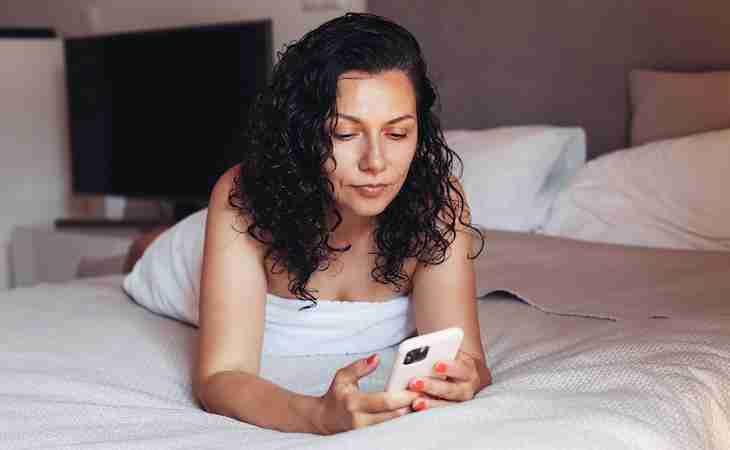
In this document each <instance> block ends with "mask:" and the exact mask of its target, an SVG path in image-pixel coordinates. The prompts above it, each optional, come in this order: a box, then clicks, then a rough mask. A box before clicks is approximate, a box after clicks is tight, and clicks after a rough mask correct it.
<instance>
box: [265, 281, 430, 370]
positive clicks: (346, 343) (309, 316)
mask: <svg viewBox="0 0 730 450" xmlns="http://www.w3.org/2000/svg"><path fill="white" fill-rule="evenodd" d="M308 305H312V302H308V301H302V300H298V299H296V300H292V299H285V298H282V297H277V296H275V295H272V294H268V295H267V302H266V326H265V331H264V342H263V350H262V353H264V354H271V355H277V356H295V355H326V354H343V353H369V352H373V351H376V350H381V349H384V348H386V347H390V346H392V345H395V344H398V343H400V342H401V341H403V340H404V339H405V338H408V337H411V336H413V335H414V334H415V331H416V326H415V322H414V320H413V313H412V308H410V307H409V301H408V297H398V298H395V299H393V300H389V301H386V302H364V301H356V302H353V301H337V300H317V306H314V307H311V308H308V309H304V310H301V308H302V307H303V306H308Z"/></svg>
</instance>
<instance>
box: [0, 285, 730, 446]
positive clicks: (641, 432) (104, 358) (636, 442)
mask: <svg viewBox="0 0 730 450" xmlns="http://www.w3.org/2000/svg"><path fill="white" fill-rule="evenodd" d="M120 285H121V277H107V278H98V279H89V280H87V281H83V282H82V281H78V282H73V283H67V284H63V285H41V286H37V287H33V288H25V289H17V290H14V291H9V292H7V293H3V294H1V295H0V448H2V449H27V448H50V447H52V448H93V449H173V448H174V449H181V448H190V449H193V448H194V449H241V448H257V449H293V448H314V449H343V448H348V449H368V450H372V449H385V448H397V449H404V448H413V449H419V450H424V449H440V450H443V449H472V448H490V449H589V448H590V449H652V450H656V449H728V448H730V434H729V431H728V430H730V395H729V394H728V392H730V320H728V319H727V318H726V317H725V318H717V319H713V318H709V317H708V318H699V317H694V318H692V319H688V320H680V319H644V320H623V321H611V320H602V319H594V318H583V317H570V316H558V315H551V314H548V313H545V312H543V311H540V310H539V309H537V308H534V307H532V306H529V305H527V304H525V303H522V302H520V301H518V300H514V299H509V298H506V297H498V296H491V297H489V298H487V299H483V300H479V315H480V321H481V324H482V339H483V340H484V342H485V346H486V349H487V353H488V360H489V365H490V366H491V368H492V370H493V374H494V384H493V385H492V386H490V387H488V388H487V389H485V390H484V391H482V392H481V393H480V394H479V395H478V396H477V397H476V398H475V399H474V400H472V401H470V402H466V403H462V404H458V405H455V406H450V407H447V408H435V409H431V410H426V411H423V412H419V413H413V414H410V415H408V416H405V417H402V418H400V419H396V420H393V421H390V422H387V423H384V424H380V425H376V426H371V427H368V428H365V429H361V430H355V431H352V432H348V433H342V434H338V435H334V436H316V435H310V434H296V433H280V432H276V431H271V430H265V429H261V428H258V427H255V426H252V425H249V424H245V423H242V422H238V421H236V420H233V419H230V418H227V417H223V416H218V415H213V414H208V413H206V412H204V411H202V410H201V409H200V408H199V407H198V406H197V404H196V402H195V399H194V398H193V395H192V391H191V383H190V372H191V368H192V354H193V350H194V345H195V337H196V333H197V329H195V328H193V327H191V326H189V325H186V324H183V323H181V322H176V321H174V320H171V319H168V318H165V317H161V316H158V315H155V314H153V313H151V312H149V311H147V310H145V309H143V308H142V307H140V306H139V305H137V304H135V303H133V302H132V301H131V300H130V299H129V298H128V297H127V296H126V295H125V294H124V293H123V291H122V290H121V287H120ZM381 355H382V357H383V363H382V364H381V366H380V368H379V369H378V370H377V371H376V372H375V374H373V375H371V376H370V377H368V378H367V379H366V381H365V382H363V383H362V385H361V387H362V388H363V389H365V390H369V391H372V390H379V389H382V387H383V385H384V383H385V377H386V373H387V370H386V369H387V368H388V367H389V364H390V363H391V362H392V358H393V353H392V350H388V351H384V352H383V353H382V354H381ZM360 356H363V355H340V356H317V357H286V358H285V357H265V358H264V360H263V361H262V375H263V376H264V377H266V378H269V379H271V380H273V381H274V382H276V383H280V384H281V385H283V386H285V387H287V388H290V389H293V390H296V391H298V392H301V393H306V394H312V395H320V394H322V393H324V392H325V391H326V389H327V387H328V386H329V381H330V379H331V377H332V375H333V373H334V371H335V370H336V369H337V368H339V367H341V366H343V365H345V364H346V363H348V362H350V361H352V360H353V359H355V358H357V357H360Z"/></svg>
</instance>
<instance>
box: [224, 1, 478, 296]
mask: <svg viewBox="0 0 730 450" xmlns="http://www.w3.org/2000/svg"><path fill="white" fill-rule="evenodd" d="M277 57H278V61H277V63H276V64H275V65H274V68H273V72H272V77H271V81H270V82H269V83H268V85H267V87H266V88H265V89H264V90H263V91H262V92H261V93H260V94H259V95H258V96H257V98H256V99H255V100H254V102H253V103H252V106H251V109H250V112H249V114H248V117H249V120H248V121H247V124H246V126H245V127H244V131H243V133H242V137H243V141H244V146H245V147H244V150H243V152H244V154H243V157H242V161H241V164H240V171H239V173H238V174H237V176H236V179H235V182H234V186H233V188H232V190H231V192H230V194H229V203H230V204H231V206H233V207H234V208H237V209H238V210H239V212H240V214H243V215H246V216H247V217H248V220H249V222H248V223H249V225H248V227H247V230H246V231H247V232H248V234H249V235H251V236H252V237H253V238H255V239H256V240H258V241H260V242H262V243H264V244H265V246H266V249H267V251H266V258H267V259H270V260H271V261H272V262H273V265H272V267H273V268H274V271H279V273H281V272H282V271H284V270H285V271H286V272H287V273H288V276H289V291H290V292H291V293H292V294H294V295H295V296H296V297H297V298H299V299H302V300H309V301H311V302H312V303H313V304H312V305H310V306H315V305H316V300H317V299H316V297H315V295H314V294H313V292H312V291H311V290H309V289H307V288H306V285H307V282H308V281H309V279H310V277H311V276H312V274H313V273H314V272H315V271H316V270H326V269H327V267H328V266H329V262H330V260H331V258H332V255H333V254H334V253H335V252H343V251H347V250H348V249H349V247H346V248H335V247H332V246H331V245H330V244H329V239H330V236H331V233H332V232H333V231H334V229H335V228H337V226H338V225H339V224H340V223H341V221H342V217H341V215H340V214H339V212H338V211H337V209H336V208H335V204H334V197H333V189H334V188H333V186H332V184H331V182H330V181H329V179H328V178H327V173H326V171H325V168H324V166H325V163H326V162H327V161H328V159H330V158H332V157H333V156H332V138H331V136H332V134H333V132H334V125H335V121H336V117H337V110H336V96H337V80H338V78H339V76H340V75H341V74H342V73H344V72H347V71H350V70H358V71H364V72H366V73H370V74H378V73H381V72H383V71H387V70H394V69H395V70H402V71H403V72H404V73H405V74H407V76H408V78H409V79H410V81H411V83H412V85H413V87H414V90H415V96H416V104H417V110H418V113H417V122H418V142H417V147H416V152H415V155H414V158H413V161H412V163H411V166H410V168H409V172H408V175H407V178H406V180H405V182H404V184H403V186H402V188H401V190H400V192H399V193H398V194H397V195H396V197H395V198H394V199H393V201H392V202H391V203H390V205H388V207H387V208H386V209H385V210H384V211H383V212H382V213H380V214H379V215H378V216H377V218H376V228H375V232H374V241H375V245H376V250H377V254H376V263H375V267H374V268H373V270H372V272H371V276H372V278H373V279H374V280H376V281H378V282H381V283H384V284H388V283H390V284H392V285H393V286H394V290H395V291H401V290H402V289H403V288H405V287H407V286H408V282H409V277H408V275H407V274H406V273H405V271H404V270H403V266H404V262H405V260H406V258H414V257H415V258H417V260H418V261H419V262H420V263H424V264H431V265H433V264H440V263H442V262H443V261H444V260H445V259H446V258H447V250H448V247H449V246H450V245H451V243H452V242H453V241H454V239H455V237H456V227H457V220H458V221H459V222H460V223H461V224H462V225H464V226H465V227H467V228H469V229H470V230H472V231H473V232H474V233H475V235H476V236H478V237H479V238H480V239H481V247H480V249H479V252H481V250H482V249H483V246H484V238H483V236H482V234H481V232H480V231H479V230H478V229H477V228H475V227H473V226H472V225H471V224H470V223H468V219H466V217H467V215H465V214H464V207H465V202H464V197H463V195H462V194H461V192H460V191H459V189H457V187H456V186H455V184H454V181H453V179H452V177H451V175H452V169H453V165H454V161H455V160H458V161H459V164H460V165H461V161H460V160H459V158H458V155H456V154H455V153H454V152H453V151H452V150H451V149H449V147H448V146H447V145H446V143H445V141H444V137H443V132H442V130H441V126H440V123H439V120H438V118H437V116H436V114H435V113H434V111H432V110H433V109H434V107H435V104H436V100H437V93H436V89H435V87H434V86H433V85H432V83H431V81H430V80H429V78H428V76H427V70H426V64H425V62H424V60H423V57H422V54H421V49H420V46H419V44H418V42H417V41H416V39H415V38H414V37H413V36H412V35H411V34H410V33H409V32H408V31H407V30H406V29H404V28H403V27H401V26H399V25H397V24H395V23H393V22H391V21H389V20H387V19H385V18H382V17H379V16H376V15H372V14H364V13H362V14H360V13H348V14H346V15H344V16H341V17H338V18H335V19H333V20H330V21H328V22H326V23H324V24H323V25H321V26H320V27H318V28H316V29H315V30H313V31H310V32H309V33H307V34H306V35H305V36H304V37H303V38H302V39H300V40H298V41H295V42H293V43H291V44H289V45H287V46H285V48H284V50H283V51H281V52H279V53H278V55H277ZM332 118H334V119H335V120H329V119H332ZM328 124H329V125H328ZM460 170H462V169H460ZM332 211H334V213H335V215H336V217H337V222H336V223H335V225H334V226H332V224H331V223H330V224H329V226H328V220H327V218H328V217H330V216H329V214H331V212H332ZM328 213H329V214H328ZM465 220H466V221H465ZM477 254H478V253H477ZM473 257H475V256H473Z"/></svg>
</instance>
